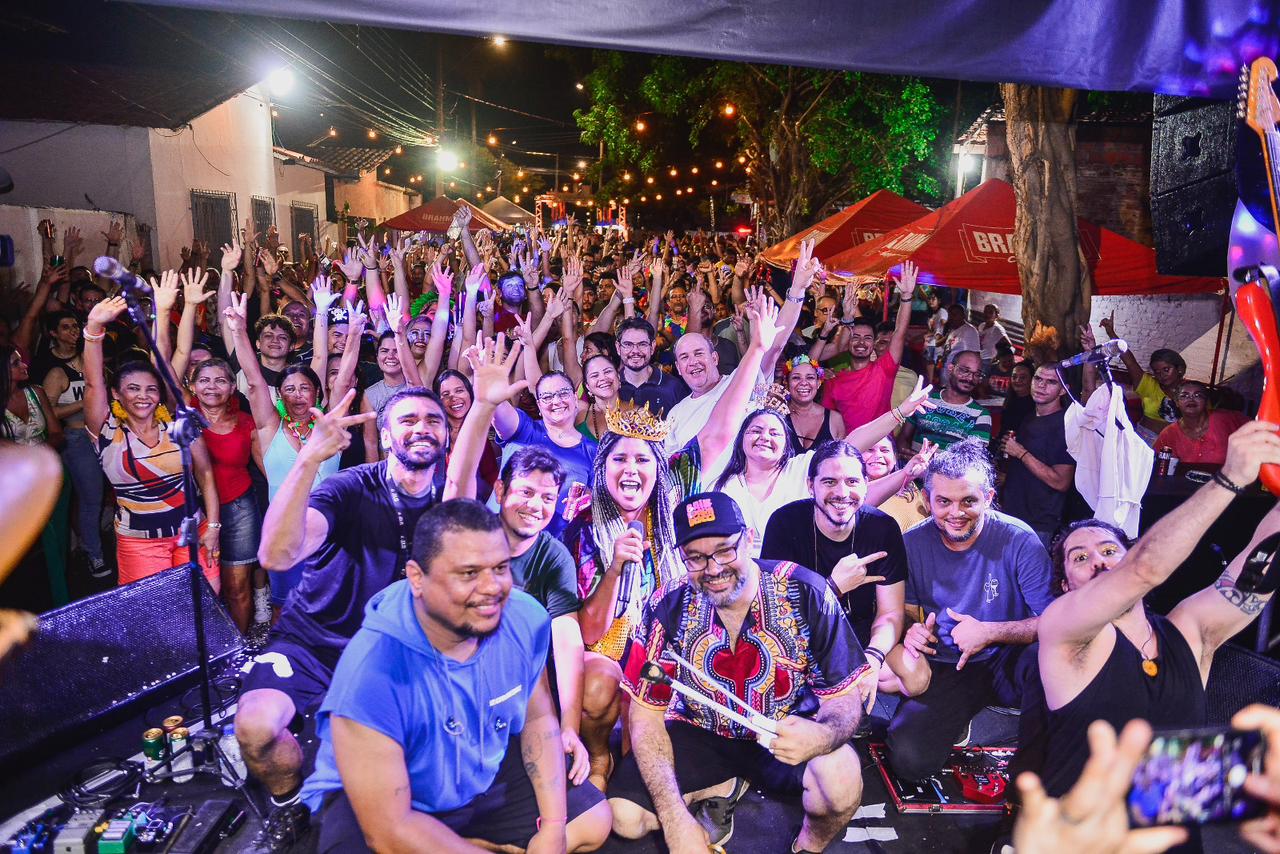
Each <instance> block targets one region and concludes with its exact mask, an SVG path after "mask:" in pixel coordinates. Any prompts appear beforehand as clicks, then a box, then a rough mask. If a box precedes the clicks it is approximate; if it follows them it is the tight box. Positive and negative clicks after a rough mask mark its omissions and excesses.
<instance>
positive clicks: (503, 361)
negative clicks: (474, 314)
mask: <svg viewBox="0 0 1280 854" xmlns="http://www.w3.org/2000/svg"><path fill="white" fill-rule="evenodd" d="M506 341H507V339H506V336H505V335H503V334H502V333H498V337H497V339H493V338H489V339H487V340H486V339H484V338H482V337H481V336H476V343H475V344H474V345H473V346H471V347H468V348H467V351H466V352H465V353H464V354H463V356H464V357H465V358H466V360H467V361H468V362H469V363H470V364H471V371H472V374H471V387H472V389H473V390H474V391H475V399H476V402H478V403H485V404H487V405H489V406H498V405H499V404H501V403H505V402H507V401H509V400H512V399H514V398H515V396H516V395H517V394H519V393H520V392H521V391H523V390H524V389H527V388H528V387H529V383H528V381H527V380H520V381H519V382H516V383H513V382H511V371H512V370H513V369H514V368H515V366H516V363H517V360H518V359H519V358H520V349H521V347H522V345H521V344H520V342H519V341H516V342H513V343H512V345H511V349H510V351H508V350H507V349H506Z"/></svg>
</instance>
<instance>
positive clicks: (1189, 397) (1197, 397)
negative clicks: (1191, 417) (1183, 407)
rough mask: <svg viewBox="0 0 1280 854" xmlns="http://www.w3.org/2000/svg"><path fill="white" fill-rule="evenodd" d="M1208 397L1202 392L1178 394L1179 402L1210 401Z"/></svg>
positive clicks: (1181, 392) (1182, 392)
mask: <svg viewBox="0 0 1280 854" xmlns="http://www.w3.org/2000/svg"><path fill="white" fill-rule="evenodd" d="M1208 399H1209V398H1208V396H1206V395H1205V393H1204V392H1202V391H1180V392H1178V400H1208Z"/></svg>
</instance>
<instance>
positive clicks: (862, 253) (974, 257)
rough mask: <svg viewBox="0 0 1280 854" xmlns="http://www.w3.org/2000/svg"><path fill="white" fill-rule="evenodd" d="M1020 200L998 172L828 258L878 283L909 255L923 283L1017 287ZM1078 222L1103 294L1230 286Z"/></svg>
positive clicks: (839, 268)
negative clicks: (1167, 265)
mask: <svg viewBox="0 0 1280 854" xmlns="http://www.w3.org/2000/svg"><path fill="white" fill-rule="evenodd" d="M1015 207H1016V202H1015V199H1014V193H1013V187H1012V186H1010V185H1009V184H1007V183H1006V182H1004V181H1001V180H999V179H996V178H993V179H991V180H989V181H985V182H983V183H982V184H980V185H979V186H977V187H975V188H974V189H972V190H970V191H969V192H967V193H965V194H964V195H963V196H961V197H960V198H958V199H956V200H955V201H953V202H951V203H950V204H948V205H945V206H943V207H941V208H939V209H938V210H936V211H934V212H933V213H930V214H927V215H925V216H923V217H921V218H920V219H918V220H916V221H915V222H913V223H910V224H909V225H904V226H902V227H901V228H898V229H896V230H894V231H891V232H889V233H888V234H886V235H884V236H883V237H881V238H879V239H877V240H873V241H870V242H868V243H864V244H862V245H861V246H856V247H854V248H853V249H850V250H848V251H846V252H842V253H840V254H839V255H836V256H835V257H833V258H830V259H828V260H827V262H826V264H827V268H828V269H829V270H830V271H831V272H832V273H833V274H835V275H837V276H840V277H842V278H847V279H851V280H853V281H857V282H872V281H879V280H880V279H883V278H884V277H885V276H886V275H887V274H888V273H889V272H890V271H891V270H894V269H895V268H897V267H898V266H899V265H901V264H902V262H903V261H907V260H911V261H914V262H915V263H916V265H917V266H919V268H920V282H921V283H923V284H930V285H939V286H942V287H948V288H964V289H967V290H975V291H988V292H991V293H999V294H1019V293H1022V283H1021V281H1020V280H1019V279H1018V265H1017V262H1016V261H1015V260H1014V257H1013V220H1014V213H1015ZM1077 223H1078V227H1079V230H1080V244H1081V247H1082V248H1083V249H1084V254H1085V259H1086V260H1087V261H1088V264H1089V267H1090V268H1091V269H1092V270H1093V282H1094V293H1095V294H1097V295H1099V296H1116V295H1120V294H1195V293H1217V292H1220V291H1221V290H1222V289H1223V288H1225V287H1226V280H1225V278H1222V279H1218V278H1207V277H1196V276H1162V275H1160V274H1158V273H1157V272H1156V253H1155V250H1154V249H1151V248H1150V247H1147V246H1143V245H1142V244H1141V243H1137V242H1135V241H1132V240H1129V239H1128V238H1125V237H1121V236H1120V235H1119V234H1116V233H1115V232H1114V231H1111V230H1109V229H1106V228H1103V227H1101V226H1099V225H1094V224H1093V223H1091V222H1086V221H1085V220H1083V219H1080V220H1077Z"/></svg>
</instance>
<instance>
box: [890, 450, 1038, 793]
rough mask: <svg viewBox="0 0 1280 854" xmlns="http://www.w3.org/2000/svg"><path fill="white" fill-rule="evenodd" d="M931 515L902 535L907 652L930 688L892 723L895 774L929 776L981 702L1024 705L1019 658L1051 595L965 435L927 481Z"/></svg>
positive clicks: (981, 453)
mask: <svg viewBox="0 0 1280 854" xmlns="http://www.w3.org/2000/svg"><path fill="white" fill-rule="evenodd" d="M924 492H925V497H926V498H927V499H928V501H929V511H930V513H931V514H932V516H931V518H929V519H925V520H924V521H922V522H920V523H919V524H917V525H916V526H915V527H913V528H911V529H910V530H908V531H907V532H906V533H905V534H904V535H903V538H902V539H903V543H904V544H905V546H906V549H907V613H908V615H909V616H914V617H915V618H916V619H917V622H916V623H915V624H914V625H912V626H911V627H910V628H909V629H908V630H907V635H906V637H905V638H904V639H903V645H904V646H905V647H906V650H907V654H908V655H912V656H917V657H918V656H921V655H923V656H927V658H926V660H927V661H928V662H929V682H928V687H927V688H926V689H925V690H924V691H923V692H922V693H917V694H916V695H915V696H913V697H909V698H907V699H904V700H903V702H902V703H901V704H900V705H899V706H898V709H897V711H896V712H895V713H894V716H893V720H892V721H890V723H889V736H888V739H887V741H888V746H889V764H890V765H891V766H892V767H893V770H894V772H895V773H897V774H898V776H899V777H903V778H905V779H908V780H921V779H924V778H926V777H929V776H930V775H932V774H936V773H937V772H938V770H939V769H941V768H942V766H943V764H944V763H945V762H946V760H947V757H948V756H949V755H950V753H951V749H952V746H953V745H954V744H955V743H956V742H957V741H958V740H961V739H963V738H964V733H965V730H966V728H967V727H968V725H969V722H970V721H971V720H972V719H973V716H974V715H975V714H977V713H978V712H979V711H981V709H982V708H983V707H984V706H988V705H1001V706H1008V707H1013V708H1018V707H1020V706H1021V697H1022V683H1023V681H1024V680H1025V678H1026V668H1027V666H1028V665H1029V664H1034V661H1033V660H1031V659H1030V658H1029V657H1027V656H1024V655H1023V653H1024V652H1026V650H1027V647H1028V645H1029V644H1031V643H1033V642H1034V641H1035V639H1036V625H1037V623H1038V621H1039V615H1040V614H1042V613H1044V609H1045V608H1047V607H1048V606H1049V603H1050V602H1052V601H1053V599H1052V597H1051V596H1050V595H1049V553H1048V552H1046V551H1045V548H1044V546H1043V545H1041V544H1040V540H1039V538H1038V537H1036V535H1035V532H1034V531H1032V530H1031V528H1029V527H1028V526H1027V525H1026V523H1024V522H1022V521H1020V520H1018V519H1015V518H1013V517H1012V516H1007V515H1005V514H1004V513H1000V512H998V511H997V510H995V509H994V508H993V507H992V506H991V501H992V499H993V498H994V496H995V470H994V469H993V468H992V466H991V460H990V457H989V456H988V455H987V450H986V443H985V442H983V441H981V440H979V439H966V440H965V441H963V442H958V443H956V444H954V445H952V446H951V447H949V448H947V449H946V450H945V451H943V452H941V453H939V454H938V455H937V456H935V457H934V458H933V459H932V460H931V461H930V462H929V467H928V469H926V471H925V475H924Z"/></svg>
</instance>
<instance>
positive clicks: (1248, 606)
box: [1213, 572, 1268, 617]
mask: <svg viewBox="0 0 1280 854" xmlns="http://www.w3.org/2000/svg"><path fill="white" fill-rule="evenodd" d="M1213 589H1214V590H1217V591H1218V592H1219V593H1220V594H1222V598H1223V599H1226V600H1227V601H1228V602H1230V603H1231V604H1232V605H1234V606H1236V607H1237V608H1239V609H1240V610H1241V611H1242V612H1244V613H1245V614H1248V615H1249V616H1250V617H1253V616H1256V615H1257V614H1258V613H1259V612H1260V611H1262V609H1263V608H1264V607H1265V606H1266V604H1267V598H1268V597H1266V596H1259V595H1258V594H1256V593H1245V592H1244V591H1243V590H1241V589H1240V588H1239V587H1237V586H1236V580H1235V579H1234V578H1232V577H1231V575H1230V574H1229V573H1226V572H1224V573H1222V575H1220V576H1218V580H1217V581H1215V582H1213Z"/></svg>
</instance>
